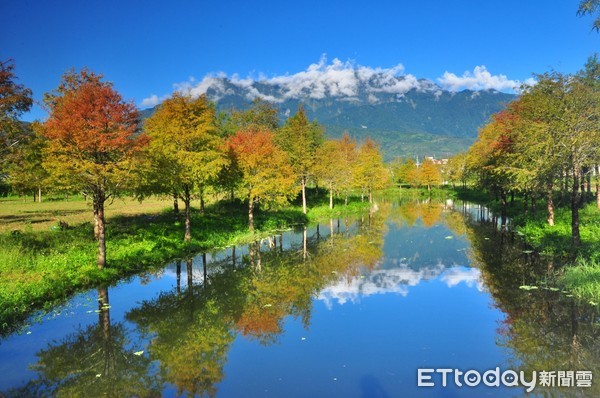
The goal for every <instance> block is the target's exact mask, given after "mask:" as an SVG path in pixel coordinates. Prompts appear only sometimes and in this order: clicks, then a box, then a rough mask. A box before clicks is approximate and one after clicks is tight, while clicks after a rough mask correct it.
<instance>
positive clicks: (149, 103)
mask: <svg viewBox="0 0 600 398" xmlns="http://www.w3.org/2000/svg"><path fill="white" fill-rule="evenodd" d="M158 104H160V99H159V98H158V95H156V94H152V95H151V96H149V97H147V98H144V99H143V100H142V102H141V106H142V108H152V107H153V106H156V105H158Z"/></svg>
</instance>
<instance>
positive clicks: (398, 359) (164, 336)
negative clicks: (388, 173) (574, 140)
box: [0, 202, 600, 398]
mask: <svg viewBox="0 0 600 398" xmlns="http://www.w3.org/2000/svg"><path fill="white" fill-rule="evenodd" d="M500 224H501V223H500V222H499V221H498V220H496V219H495V218H494V217H493V215H491V214H490V213H489V212H488V211H487V210H485V209H482V208H480V207H478V206H473V205H469V204H465V203H456V204H453V203H418V202H410V203H404V204H399V203H386V202H380V203H379V204H378V210H377V211H376V212H374V213H373V214H372V215H371V216H369V215H365V216H364V217H362V218H360V219H357V220H344V219H341V220H337V219H336V220H331V221H330V222H328V223H324V224H321V225H319V226H312V227H310V228H308V229H307V230H299V231H294V232H286V233H283V234H282V235H277V236H275V237H272V238H270V239H265V240H263V241H261V242H257V243H256V244H252V245H246V246H238V247H235V248H228V249H227V250H224V251H220V252H215V253H206V254H204V255H199V256H197V257H195V258H193V259H183V260H181V261H178V262H174V263H170V264H168V265H167V266H166V267H165V268H164V269H162V270H160V271H159V272H156V273H152V274H145V275H141V276H138V277H134V278H131V279H129V280H127V281H122V282H121V283H119V284H117V285H115V286H110V287H99V288H97V289H93V290H90V291H88V292H86V293H82V294H79V295H77V296H75V297H73V299H72V300H70V301H69V302H68V303H66V304H65V305H63V306H61V307H57V308H55V309H54V311H52V313H50V314H46V315H44V316H41V317H38V319H31V320H30V321H29V322H28V324H27V325H25V326H23V328H22V330H21V331H20V332H19V333H15V334H13V335H10V336H5V337H4V338H3V339H2V340H0V397H2V396H18V397H23V396H77V397H79V396H81V397H88V396H102V395H108V396H115V397H121V396H152V397H155V396H193V395H197V396H218V397H377V398H383V397H413V396H415V397H420V396H423V397H481V396H490V397H513V396H516V397H518V396H524V395H526V392H525V389H524V388H523V387H504V386H502V387H487V386H485V385H483V383H481V385H480V386H478V387H469V386H466V385H463V386H462V387H458V386H456V385H455V383H454V380H453V379H454V377H453V375H450V376H449V379H448V385H447V386H446V387H443V386H442V385H441V384H442V380H441V375H440V374H432V379H431V381H433V382H434V383H435V386H433V387H418V386H417V374H418V369H419V368H433V369H438V368H447V369H460V370H462V371H467V370H476V371H478V372H479V373H480V374H483V373H484V372H485V371H487V370H490V369H495V368H496V367H498V368H499V369H500V371H501V372H503V371H505V370H511V369H512V370H515V371H523V372H525V374H526V379H527V380H530V379H531V374H532V371H537V372H540V371H544V370H545V371H557V372H558V371H590V372H592V374H593V376H594V377H596V376H597V377H599V378H600V371H599V370H600V366H599V365H600V359H599V358H600V353H599V351H600V348H599V346H600V344H599V343H600V342H599V341H598V337H599V332H600V326H599V323H598V319H597V311H596V309H595V307H591V306H580V305H576V304H575V303H574V302H572V301H571V299H570V298H569V297H567V295H566V294H563V293H560V292H557V291H555V289H553V288H546V289H544V288H538V289H535V290H525V289H522V288H519V287H520V286H522V285H529V284H531V283H532V281H534V280H537V279H538V277H539V275H540V274H544V273H547V272H549V273H552V272H554V270H553V265H552V264H551V263H548V262H544V261H542V260H540V259H539V258H537V257H536V256H535V255H534V254H533V253H530V252H529V251H528V250H525V249H524V248H523V247H521V246H520V245H519V244H518V242H515V238H514V236H513V235H511V234H508V233H504V232H503V231H501V229H500V228H498V225H500ZM40 318H41V319H40ZM599 384H600V380H593V381H592V386H591V387H589V388H577V387H565V388H560V389H559V388H556V387H555V388H549V387H548V388H544V387H540V386H538V387H537V388H536V389H535V390H534V391H533V393H532V394H530V396H556V397H559V396H574V397H579V396H598V394H599V391H600V389H598V388H597V385H599Z"/></svg>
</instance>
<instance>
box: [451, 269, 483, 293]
mask: <svg viewBox="0 0 600 398" xmlns="http://www.w3.org/2000/svg"><path fill="white" fill-rule="evenodd" d="M441 280H442V282H444V283H445V284H446V286H448V287H454V286H456V285H458V284H459V283H461V282H463V283H465V284H466V285H467V286H468V287H476V288H477V290H479V291H480V292H481V291H483V289H484V286H483V282H482V280H481V271H480V270H479V269H477V268H467V267H459V266H457V267H452V268H449V269H448V270H446V271H445V272H444V274H443V275H442V277H441Z"/></svg>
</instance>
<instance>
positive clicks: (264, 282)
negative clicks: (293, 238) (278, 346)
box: [126, 213, 386, 397]
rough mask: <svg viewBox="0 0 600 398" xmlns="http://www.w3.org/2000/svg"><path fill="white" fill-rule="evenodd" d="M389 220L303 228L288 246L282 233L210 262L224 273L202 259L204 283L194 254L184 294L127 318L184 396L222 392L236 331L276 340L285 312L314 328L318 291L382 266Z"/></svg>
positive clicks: (162, 298)
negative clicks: (354, 229)
mask: <svg viewBox="0 0 600 398" xmlns="http://www.w3.org/2000/svg"><path fill="white" fill-rule="evenodd" d="M385 218H386V214H383V213H380V214H371V215H370V217H367V218H366V220H365V224H362V223H361V225H359V227H358V229H359V231H358V232H359V233H358V234H356V235H345V234H344V232H345V231H342V232H339V233H334V232H333V230H332V231H330V233H329V239H326V238H325V237H324V236H322V235H321V233H320V230H318V231H317V232H316V233H315V234H314V235H313V236H311V237H309V236H308V234H307V233H306V230H304V231H303V233H302V237H303V239H302V242H300V243H298V244H293V245H291V246H290V247H289V248H288V249H286V250H283V244H282V242H281V241H282V239H283V236H282V235H280V236H278V237H270V238H267V239H265V240H264V241H258V242H255V243H252V244H250V245H249V249H248V251H247V255H245V256H243V257H242V260H241V261H242V262H241V264H240V259H239V258H236V255H235V249H234V250H232V255H231V256H228V257H226V258H225V259H223V260H221V261H217V262H215V263H212V264H211V267H212V268H214V269H218V270H220V272H215V273H211V274H207V272H206V262H205V261H204V262H203V269H204V278H203V280H202V281H201V283H196V281H193V280H192V279H191V278H192V275H194V274H193V272H192V271H191V263H192V262H191V260H188V261H187V264H188V267H187V275H188V286H187V289H186V290H185V292H183V293H181V292H180V290H176V291H174V292H171V293H168V294H162V295H160V296H159V297H157V298H156V299H154V300H151V301H146V302H144V303H142V305H141V306H139V308H136V309H134V310H132V311H130V312H129V313H128V314H127V316H126V317H127V319H128V320H130V321H132V322H135V323H136V324H137V325H138V326H139V329H140V330H141V332H142V334H143V335H146V336H149V337H150V338H151V341H150V344H149V347H148V353H149V356H150V358H151V360H157V361H158V362H159V368H160V370H159V376H160V380H161V383H165V382H166V383H169V384H171V385H173V386H174V387H175V388H176V389H177V394H178V395H181V394H184V393H186V394H191V395H200V396H210V397H212V396H216V394H217V387H216V386H217V384H218V383H219V382H220V381H222V380H223V377H224V374H223V367H224V365H225V363H226V360H227V353H228V351H229V349H230V347H231V344H232V343H233V341H234V339H235V336H236V334H237V333H239V334H242V335H244V336H246V337H247V338H250V339H255V340H257V341H259V342H260V343H261V344H263V345H270V344H273V343H274V342H276V341H277V339H278V336H280V335H281V333H282V332H283V322H284V319H285V318H286V317H289V316H292V317H295V318H299V319H301V320H302V323H303V325H304V326H305V328H308V327H309V324H310V317H311V309H312V305H313V297H314V296H315V295H316V294H317V293H318V292H319V291H320V290H321V289H323V287H324V286H326V285H327V284H328V283H331V281H333V280H337V279H339V278H340V276H343V275H347V276H348V277H351V275H353V274H357V272H358V269H359V268H361V267H369V268H372V267H374V266H375V265H376V264H377V261H378V260H379V259H380V258H381V256H382V246H383V231H384V221H385ZM369 222H370V224H371V225H370V227H369V225H368V223H369ZM332 224H334V222H333V220H332V222H331V223H330V225H332ZM338 225H339V223H338ZM347 225H348V224H347ZM277 238H279V242H280V244H279V246H278V245H277V244H276V240H277ZM205 258H206V257H204V259H205ZM178 278H179V277H178Z"/></svg>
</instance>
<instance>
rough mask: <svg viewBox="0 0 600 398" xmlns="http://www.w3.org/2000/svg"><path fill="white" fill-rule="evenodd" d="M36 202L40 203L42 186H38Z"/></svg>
mask: <svg viewBox="0 0 600 398" xmlns="http://www.w3.org/2000/svg"><path fill="white" fill-rule="evenodd" d="M38 203H42V187H38Z"/></svg>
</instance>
